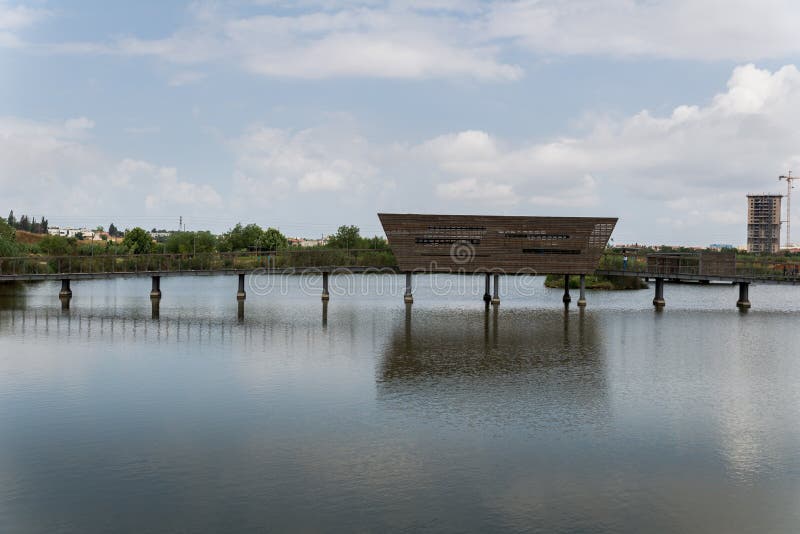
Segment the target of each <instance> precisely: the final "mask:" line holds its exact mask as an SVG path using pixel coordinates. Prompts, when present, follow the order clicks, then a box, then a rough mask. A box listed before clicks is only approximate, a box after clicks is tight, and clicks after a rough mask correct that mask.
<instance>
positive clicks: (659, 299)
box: [653, 278, 666, 308]
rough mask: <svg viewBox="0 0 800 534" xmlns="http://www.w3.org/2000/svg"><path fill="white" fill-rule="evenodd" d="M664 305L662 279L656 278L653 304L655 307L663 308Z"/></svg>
mask: <svg viewBox="0 0 800 534" xmlns="http://www.w3.org/2000/svg"><path fill="white" fill-rule="evenodd" d="M665 305H666V302H664V279H663V278H656V296H655V297H653V306H655V307H656V308H663V307H664V306H665Z"/></svg>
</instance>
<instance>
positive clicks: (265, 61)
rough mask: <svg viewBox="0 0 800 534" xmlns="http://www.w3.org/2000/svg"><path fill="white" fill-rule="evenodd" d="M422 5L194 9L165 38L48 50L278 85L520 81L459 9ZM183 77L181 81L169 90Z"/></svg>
mask: <svg viewBox="0 0 800 534" xmlns="http://www.w3.org/2000/svg"><path fill="white" fill-rule="evenodd" d="M421 4H423V5H416V6H415V5H405V4H403V3H398V4H393V5H389V6H386V5H377V6H370V5H364V4H362V3H331V5H327V6H319V5H314V6H312V7H311V10H310V11H309V10H300V9H291V8H286V7H284V10H285V11H280V12H278V13H277V14H270V15H249V16H235V15H231V14H230V13H228V12H224V13H223V12H221V11H215V10H214V9H213V8H211V7H208V6H204V8H202V9H200V8H197V9H194V10H192V16H193V18H192V21H191V23H190V24H188V25H187V26H185V27H181V28H178V29H177V30H176V31H174V32H173V33H172V34H171V35H168V36H166V37H163V38H159V39H143V38H140V37H137V36H127V37H122V38H119V39H116V40H114V41H112V42H105V43H98V42H83V43H81V42H77V43H76V42H72V43H60V44H55V45H52V46H50V47H49V49H50V50H52V51H54V52H61V53H79V54H80V53H89V54H91V53H109V54H122V55H131V56H153V57H157V58H160V59H162V60H165V61H168V62H171V63H175V64H177V65H180V66H184V65H196V64H201V63H208V62H214V61H226V62H234V63H237V64H239V65H240V66H241V67H242V68H243V69H245V70H247V71H249V72H252V73H255V74H259V75H264V76H270V77H281V78H308V79H319V78H331V77H344V76H356V77H377V78H407V79H419V78H450V77H467V78H477V79H482V80H514V79H517V78H519V77H520V76H521V75H522V70H521V69H520V68H519V67H518V66H516V65H512V64H507V63H504V62H502V61H500V60H498V58H497V56H498V49H497V47H495V46H494V45H492V44H491V43H487V42H486V41H485V40H483V39H481V38H480V34H479V33H475V32H474V31H473V30H474V28H473V24H472V22H471V21H469V20H464V18H463V17H462V16H461V11H458V10H456V9H455V8H454V7H453V4H452V3H449V2H433V3H431V2H429V1H425V2H422V3H421ZM448 6H449V7H448ZM315 8H316V10H314V9H315ZM180 79H181V75H180V73H178V74H176V75H175V76H174V77H173V78H172V79H171V83H176V81H177V82H178V83H179V80H180ZM190 81H196V80H195V79H194V77H192V78H191V80H190Z"/></svg>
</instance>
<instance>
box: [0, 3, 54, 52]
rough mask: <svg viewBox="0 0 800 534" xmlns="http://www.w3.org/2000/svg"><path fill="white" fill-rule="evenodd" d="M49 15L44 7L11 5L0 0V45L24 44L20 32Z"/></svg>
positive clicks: (16, 45)
mask: <svg viewBox="0 0 800 534" xmlns="http://www.w3.org/2000/svg"><path fill="white" fill-rule="evenodd" d="M48 15H49V12H48V11H47V10H44V9H37V8H31V7H27V6H23V5H11V4H9V3H8V2H6V1H4V0H0V47H3V46H5V47H18V46H23V42H22V41H21V40H20V37H19V33H20V32H21V31H23V30H25V29H26V28H28V27H30V26H33V25H34V24H35V23H36V22H38V21H40V20H41V19H43V18H45V17H46V16H48Z"/></svg>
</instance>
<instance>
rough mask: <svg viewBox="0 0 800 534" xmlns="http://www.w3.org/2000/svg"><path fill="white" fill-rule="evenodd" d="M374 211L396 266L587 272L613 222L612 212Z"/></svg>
mask: <svg viewBox="0 0 800 534" xmlns="http://www.w3.org/2000/svg"><path fill="white" fill-rule="evenodd" d="M378 217H379V218H380V221H381V224H382V225H383V229H384V232H385V233H386V237H387V239H388V240H389V246H390V247H391V248H392V251H393V252H394V255H395V257H396V258H397V262H398V265H399V267H400V269H401V270H403V271H428V272H487V271H495V272H505V273H508V274H514V273H523V272H536V273H539V274H589V273H592V272H594V270H595V269H597V266H598V264H599V262H600V256H601V254H602V252H603V249H604V248H605V246H606V244H607V242H608V239H609V237H610V236H611V232H612V231H613V229H614V226H615V225H616V223H617V218H612V217H519V216H488V215H423V214H392V213H379V214H378ZM593 232H595V233H594V234H593ZM508 234H524V235H522V236H517V237H513V236H512V237H509V236H508ZM418 239H422V240H427V241H428V243H426V244H425V243H418V242H417V240H418ZM524 249H528V250H533V249H536V250H538V251H552V252H553V253H525V252H523V250H524ZM561 251H571V252H572V253H562V252H561Z"/></svg>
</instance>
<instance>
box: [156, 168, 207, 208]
mask: <svg viewBox="0 0 800 534" xmlns="http://www.w3.org/2000/svg"><path fill="white" fill-rule="evenodd" d="M153 170H154V171H157V172H155V173H154V176H155V186H156V190H155V192H154V193H150V194H148V195H147V196H146V197H145V206H146V207H147V208H148V209H155V208H162V207H166V206H172V205H177V206H191V207H193V208H201V209H207V208H215V207H220V206H221V205H222V197H220V195H219V193H217V192H216V190H214V188H213V187H211V186H209V185H205V184H203V185H199V184H193V183H191V182H186V181H183V180H179V179H178V171H177V170H176V169H175V168H173V167H161V168H158V169H155V168H154V169H153Z"/></svg>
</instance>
